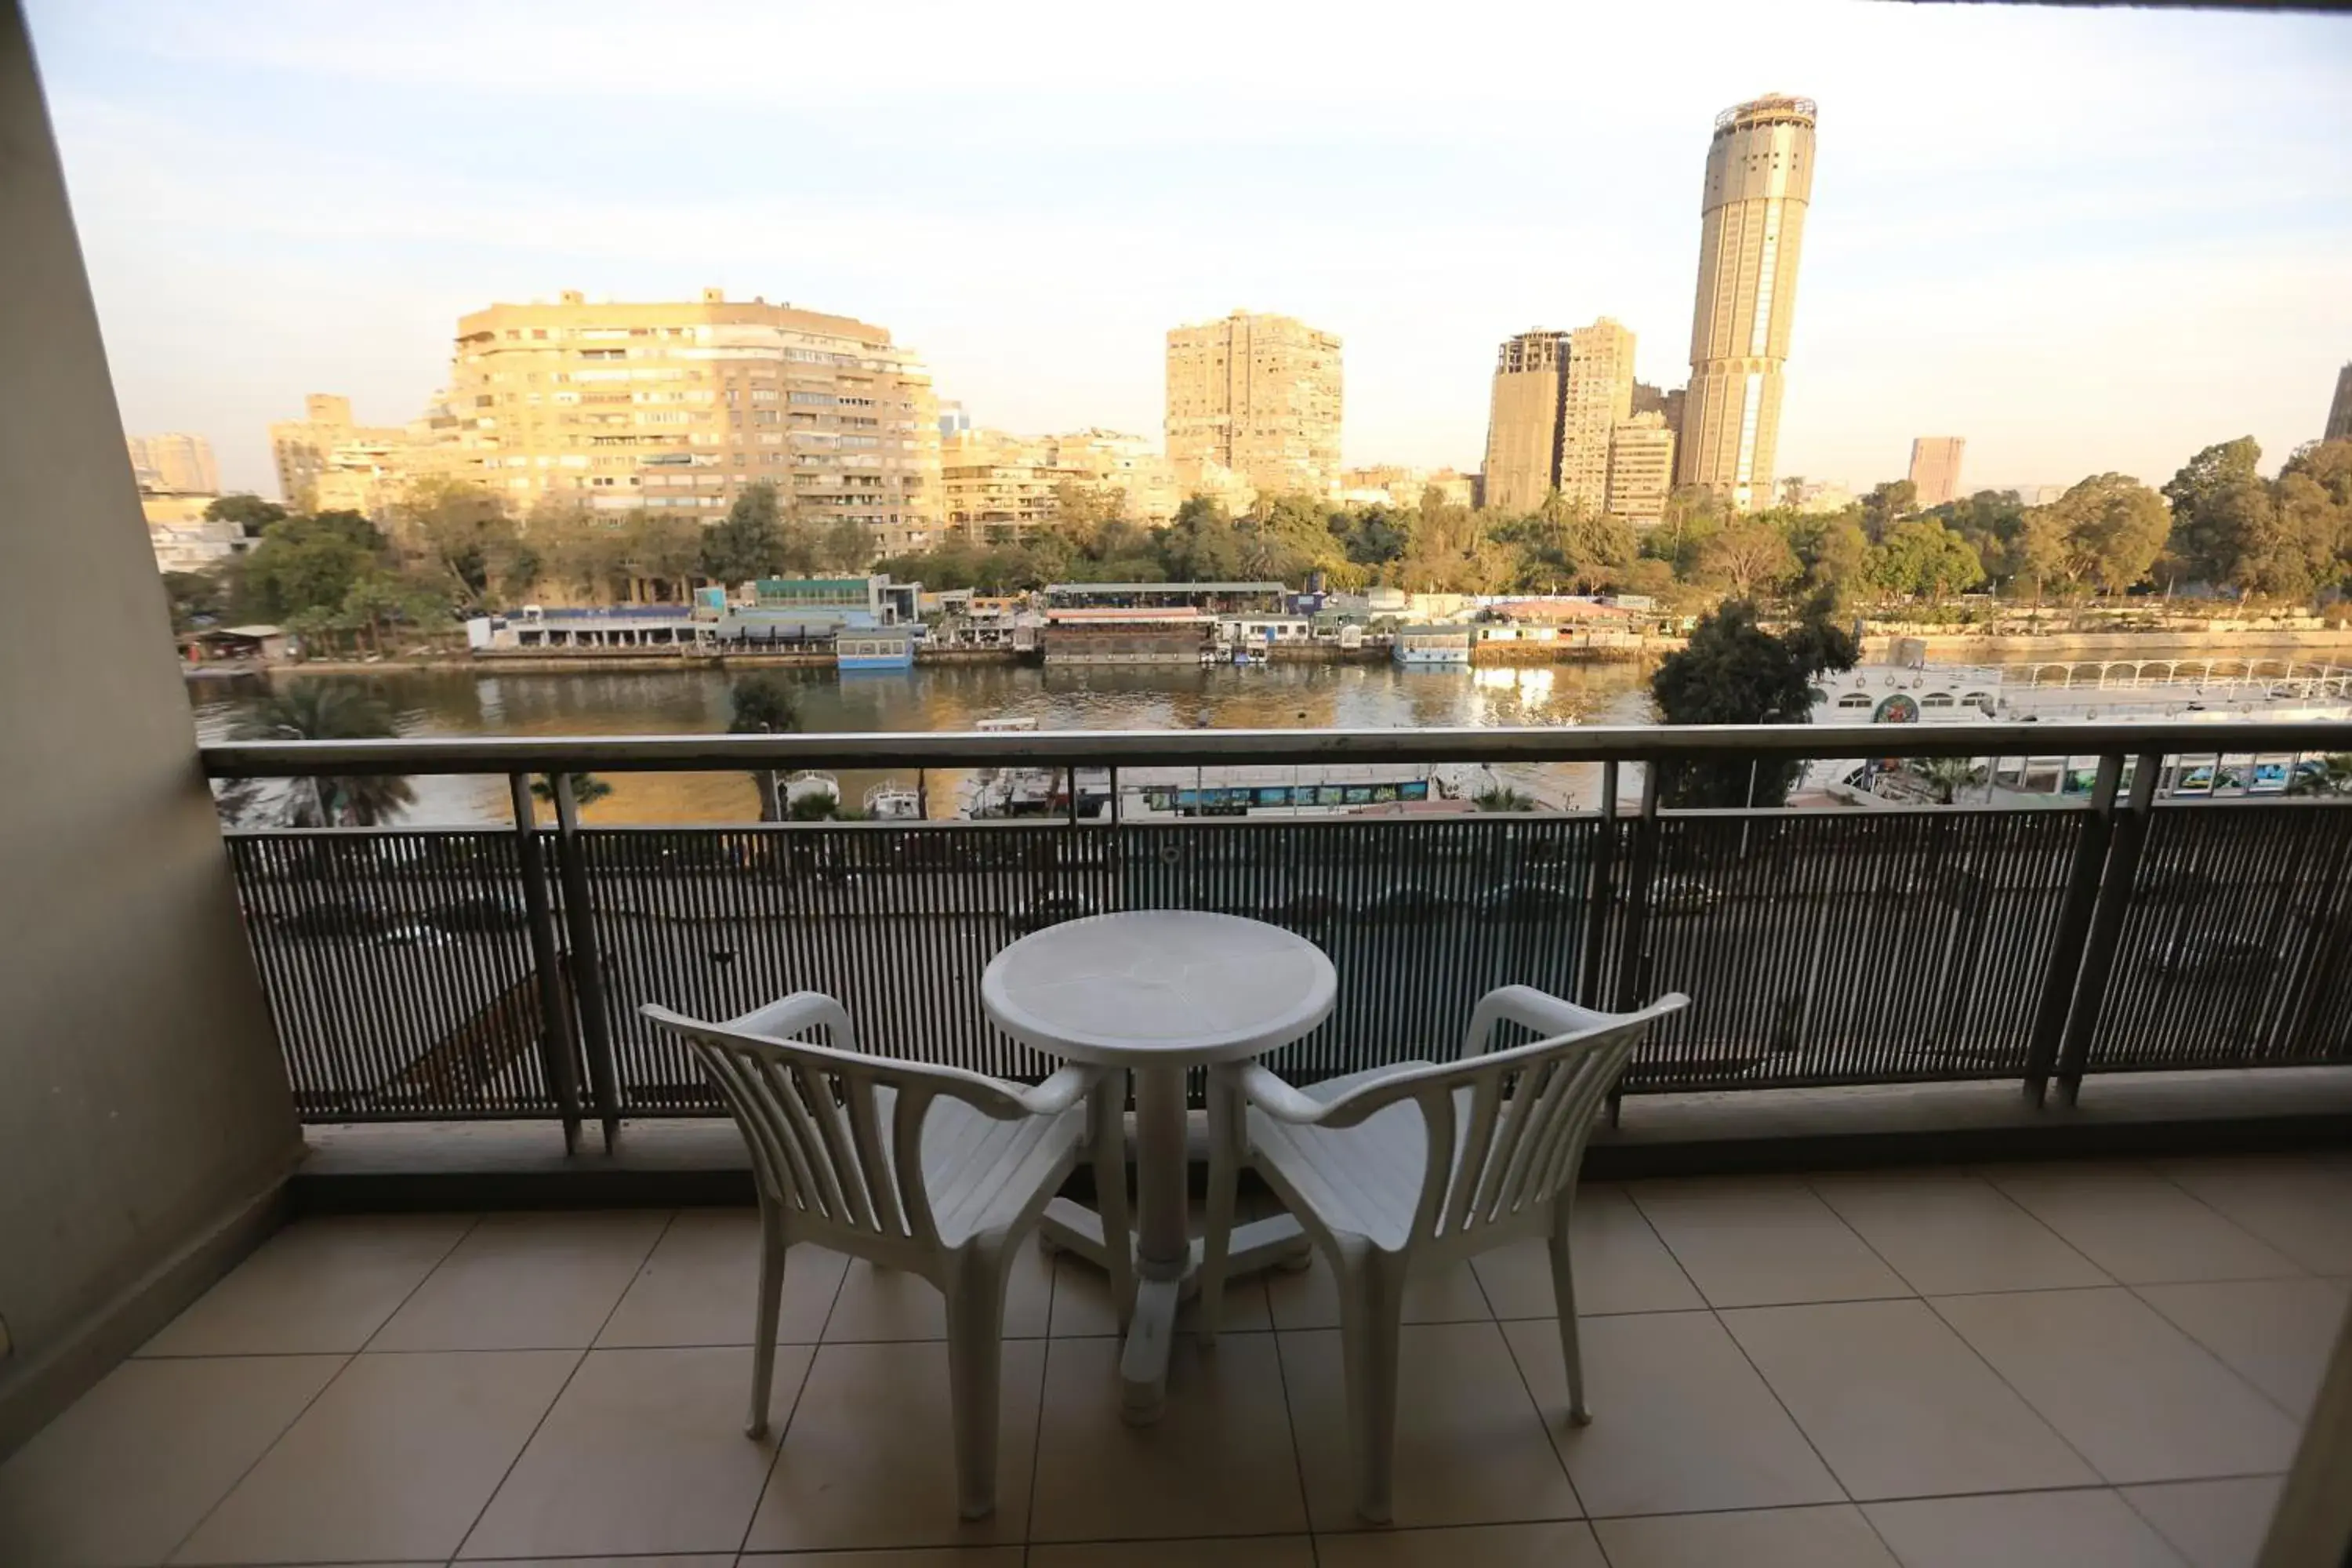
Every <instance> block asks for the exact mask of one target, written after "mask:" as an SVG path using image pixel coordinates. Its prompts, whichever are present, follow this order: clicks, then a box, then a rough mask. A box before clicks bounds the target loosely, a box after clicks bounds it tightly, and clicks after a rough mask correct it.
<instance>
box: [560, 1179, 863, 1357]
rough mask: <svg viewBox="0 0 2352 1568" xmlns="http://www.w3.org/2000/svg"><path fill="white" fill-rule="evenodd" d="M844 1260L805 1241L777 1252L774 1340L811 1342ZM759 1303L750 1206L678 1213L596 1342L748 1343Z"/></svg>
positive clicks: (820, 1329)
mask: <svg viewBox="0 0 2352 1568" xmlns="http://www.w3.org/2000/svg"><path fill="white" fill-rule="evenodd" d="M848 1267H849V1259H848V1258H844V1257H843V1256H842V1255H841V1254H840V1253H838V1252H828V1251H826V1250H825V1249H824V1247H811V1246H808V1245H806V1244H803V1245H802V1246H799V1247H793V1248H791V1249H790V1250H789V1251H787V1252H786V1253H785V1254H784V1300H783V1309H782V1311H781V1312H779V1313H778V1314H777V1319H776V1337H777V1339H778V1340H779V1341H780V1342H782V1343H784V1344H788V1345H804V1344H814V1343H815V1342H817V1340H818V1338H819V1337H820V1336H821V1335H822V1334H823V1333H824V1320H825V1317H826V1314H828V1313H830V1312H831V1311H832V1310H833V1299H834V1297H835V1295H836V1294H838V1293H839V1291H840V1289H841V1277H842V1274H843V1272H844V1271H845V1269H847V1268H848ZM759 1300H760V1215H759V1212H758V1211H757V1210H756V1209H709V1210H696V1209H687V1210H682V1211H680V1213H679V1214H678V1216H677V1218H676V1219H674V1220H672V1221H671V1222H670V1226H669V1228H668V1229H667V1230H666V1231H664V1232H662V1238H661V1240H660V1241H659V1242H658V1243H657V1244H656V1246H655V1247H654V1249H653V1252H652V1254H651V1255H650V1256H648V1257H647V1258H646V1260H645V1263H644V1265H643V1266H642V1267H640V1268H638V1270H637V1277H636V1278H635V1279H634V1280H632V1281H631V1282H630V1284H629V1289H628V1290H627V1291H626V1293H625V1294H624V1295H623V1296H622V1297H621V1304H620V1305H619V1306H617V1307H615V1308H614V1309H613V1316H612V1319H611V1321H608V1322H606V1323H605V1325H604V1332H603V1333H601V1334H599V1335H598V1336H597V1337H596V1343H597V1345H598V1346H599V1347H601V1348H604V1349H611V1348H614V1347H616V1346H627V1345H748V1344H750V1343H751V1319H752V1317H753V1316H754V1315H755V1314H756V1313H757V1311H758V1310H759Z"/></svg>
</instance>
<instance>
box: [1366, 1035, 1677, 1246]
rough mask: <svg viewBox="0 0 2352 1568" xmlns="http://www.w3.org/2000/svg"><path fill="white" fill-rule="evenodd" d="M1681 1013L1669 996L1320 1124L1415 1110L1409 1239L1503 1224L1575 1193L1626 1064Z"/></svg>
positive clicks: (1418, 1080)
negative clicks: (1419, 1163) (1418, 1131)
mask: <svg viewBox="0 0 2352 1568" xmlns="http://www.w3.org/2000/svg"><path fill="white" fill-rule="evenodd" d="M1686 1004H1687V999H1686V998H1685V997H1683V996H1680V995H1675V996H1667V997H1664V998H1663V999H1661V1000H1660V1001H1658V1002H1657V1003H1654V1004H1653V1005H1651V1006H1648V1007H1645V1008H1643V1010H1642V1011H1640V1012H1638V1013H1625V1014H1615V1015H1610V1016H1607V1019H1606V1022H1605V1023H1603V1024H1601V1026H1598V1027H1594V1028H1591V1029H1588V1030H1585V1031H1582V1032H1580V1033H1578V1034H1572V1035H1561V1036H1558V1037H1553V1038H1549V1039H1542V1040H1535V1041H1532V1042H1529V1043H1528V1044H1526V1045H1522V1046H1515V1047H1511V1048H1509V1049H1507V1050H1501V1051H1493V1052H1488V1053H1486V1054H1485V1055H1482V1056H1472V1057H1466V1058H1463V1059H1462V1060H1459V1061H1456V1062H1451V1063H1446V1064H1443V1065H1437V1066H1431V1067H1423V1068H1412V1069H1410V1070H1407V1071H1403V1072H1400V1073H1397V1074H1395V1075H1394V1076H1392V1077H1389V1078H1384V1079H1377V1080H1375V1081H1373V1082H1371V1083H1369V1084H1366V1085H1364V1086H1363V1087H1362V1088H1360V1089H1356V1090H1354V1091H1352V1092H1351V1093H1349V1094H1347V1095H1344V1096H1342V1097H1340V1098H1339V1099H1338V1100H1334V1101H1333V1102H1332V1104H1331V1108H1330V1110H1329V1111H1328V1113H1327V1114H1326V1115H1325V1117H1324V1119H1323V1124H1324V1125H1326V1126H1328V1127H1331V1128H1334V1129H1339V1128H1346V1127H1350V1126H1354V1125H1357V1124H1359V1123H1360V1122H1362V1121H1364V1120H1365V1119H1366V1118H1368V1117H1370V1116H1371V1115H1373V1114H1375V1113H1376V1112H1378V1111H1379V1110H1382V1109H1383V1108H1385V1107H1387V1106H1390V1105H1393V1104H1395V1103H1396V1102H1397V1101H1399V1100H1412V1102H1413V1104H1414V1105H1415V1106H1416V1107H1417V1108H1418V1109H1419V1110H1420V1111H1421V1114H1422V1119H1423V1129H1424V1131H1425V1132H1426V1135H1427V1139H1428V1142H1427V1145H1426V1147H1427V1151H1428V1154H1427V1163H1426V1167H1425V1169H1424V1171H1423V1185H1422V1193H1421V1198H1420V1201H1419V1203H1418V1204H1417V1205H1416V1207H1415V1211H1414V1218H1413V1226H1412V1234H1413V1235H1414V1236H1415V1237H1421V1238H1424V1239H1428V1240H1439V1239H1447V1238H1458V1237H1466V1236H1468V1235H1470V1234H1471V1233H1474V1232H1475V1231H1477V1230H1479V1229H1480V1228H1482V1227H1484V1226H1495V1225H1504V1224H1507V1223H1509V1222H1511V1221H1512V1220H1514V1219H1516V1218H1517V1216H1519V1215H1523V1214H1525V1213H1527V1212H1528V1210H1529V1209H1530V1208H1538V1207H1544V1206H1547V1205H1551V1204H1552V1203H1553V1202H1554V1201H1555V1200H1556V1199H1558V1198H1559V1196H1560V1194H1562V1193H1563V1192H1566V1191H1567V1190H1569V1189H1570V1188H1572V1187H1573V1186H1574V1184H1575V1182H1576V1174H1577V1171H1578V1170H1579V1168H1580V1166H1581V1165H1582V1163H1583V1157H1584V1148H1585V1144H1586V1143H1587V1142H1588V1141H1589V1140H1590V1139H1591V1133H1592V1126H1593V1122H1594V1121H1595V1120H1596V1119H1597V1118H1598V1117H1599V1115H1600V1112H1601V1104H1602V1102H1603V1101H1604V1100H1606V1098H1607V1096H1608V1093H1609V1090H1610V1088H1611V1087H1612V1085H1613V1084H1615V1083H1616V1081H1617V1079H1618V1075H1619V1074H1621V1073H1622V1072H1623V1070H1624V1068H1625V1060H1626V1058H1628V1057H1629V1056H1631V1055H1632V1054H1633V1047H1634V1046H1635V1045H1636V1044H1638V1043H1639V1042H1640V1040H1641V1037H1642V1036H1643V1033H1644V1032H1645V1031H1646V1030H1647V1029H1648V1028H1649V1026H1650V1025H1651V1023H1652V1021H1654V1019H1656V1018H1658V1017H1660V1016H1663V1015H1664V1014H1667V1013H1671V1012H1674V1011H1675V1010H1676V1009H1678V1008H1680V1007H1683V1006H1685V1005H1686ZM1465 1089H1467V1090H1469V1092H1470V1109H1469V1116H1468V1118H1467V1123H1468V1125H1467V1128H1466V1136H1461V1137H1459V1138H1457V1136H1456V1133H1457V1121H1456V1113H1455V1098H1454V1097H1455V1096H1456V1095H1457V1094H1459V1093H1461V1092H1462V1091H1463V1090H1465Z"/></svg>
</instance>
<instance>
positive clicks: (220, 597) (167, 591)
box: [163, 565, 229, 633]
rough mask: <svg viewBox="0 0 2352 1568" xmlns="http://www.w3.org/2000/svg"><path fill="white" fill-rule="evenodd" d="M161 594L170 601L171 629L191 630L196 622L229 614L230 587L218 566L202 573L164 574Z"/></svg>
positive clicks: (178, 630) (207, 621)
mask: <svg viewBox="0 0 2352 1568" xmlns="http://www.w3.org/2000/svg"><path fill="white" fill-rule="evenodd" d="M163 593H164V595H165V596H166V597H168V598H169V599H170V600H171V602H172V630H173V631H174V632H180V633H184V632H190V631H194V629H195V628H196V626H197V625H198V624H199V623H203V624H207V625H209V624H210V623H212V622H214V621H216V620H218V619H220V618H221V616H225V615H226V614H227V613H228V604H229V584H228V582H227V579H226V574H224V573H223V572H222V571H221V569H220V567H219V566H218V565H214V566H208V567H206V568H205V570H204V571H202V572H166V573H164V574H163Z"/></svg>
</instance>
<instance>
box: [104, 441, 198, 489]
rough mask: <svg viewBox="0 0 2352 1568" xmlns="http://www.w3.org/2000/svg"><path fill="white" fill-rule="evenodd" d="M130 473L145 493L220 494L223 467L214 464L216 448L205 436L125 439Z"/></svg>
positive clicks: (124, 443)
mask: <svg viewBox="0 0 2352 1568" xmlns="http://www.w3.org/2000/svg"><path fill="white" fill-rule="evenodd" d="M122 441H123V445H124V446H125V447H128V448H129V449H130V452H131V472H132V473H133V474H135V475H137V476H138V479H139V488H140V489H142V490H160V491H165V492H168V493H170V494H173V495H206V496H213V495H218V494H220V465H219V464H217V463H215V462H214V461H213V444H212V443H211V442H210V441H208V440H206V439H205V437H202V436H183V435H180V434H178V433H177V432H174V433H173V434H171V435H166V436H125V437H123V438H122Z"/></svg>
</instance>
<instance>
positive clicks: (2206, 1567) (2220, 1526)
mask: <svg viewBox="0 0 2352 1568" xmlns="http://www.w3.org/2000/svg"><path fill="white" fill-rule="evenodd" d="M2281 1479H2282V1478H2280V1477H2277V1476H2253V1477H2249V1478H2246V1479H2240V1480H2232V1481H2172V1482H2168V1483H2167V1484H2166V1485H2163V1486H2154V1487H2126V1488H2124V1489H2123V1494H2124V1500H2125V1501H2126V1502H2127V1503H2129V1504H2131V1505H2132V1507H2133V1508H2135V1509H2137V1510H2139V1515H2140V1517H2141V1518H2142V1519H2145V1520H2147V1521H2148V1522H2149V1523H2150V1524H2152V1525H2154V1526H2156V1530H2157V1533H2158V1534H2159V1535H2161V1536H2163V1537H2164V1538H2165V1539H2166V1540H2167V1541H2169V1542H2172V1544H2173V1545H2174V1547H2176V1548H2177V1549H2178V1550H2179V1552H2180V1554H2181V1555H2182V1556H2183V1557H2186V1558H2188V1559H2189V1563H2191V1564H2192V1568H2254V1559H2255V1558H2256V1557H2258V1556H2260V1555H2261V1554H2262V1550H2263V1536H2264V1535H2265V1534H2267V1533H2268V1532H2269V1531H2270V1527H2271V1513H2272V1510H2274V1509H2276V1508H2277V1507H2278V1497H2279V1483H2280V1480H2281Z"/></svg>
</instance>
